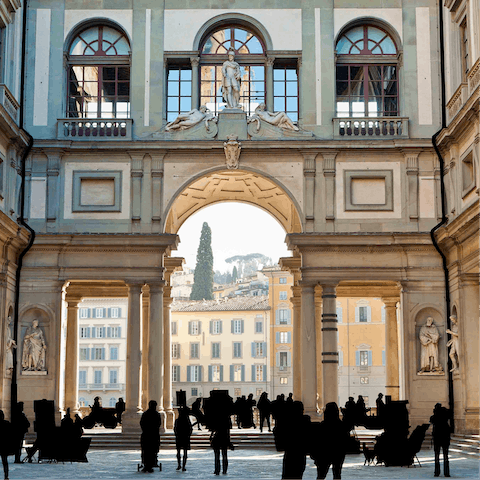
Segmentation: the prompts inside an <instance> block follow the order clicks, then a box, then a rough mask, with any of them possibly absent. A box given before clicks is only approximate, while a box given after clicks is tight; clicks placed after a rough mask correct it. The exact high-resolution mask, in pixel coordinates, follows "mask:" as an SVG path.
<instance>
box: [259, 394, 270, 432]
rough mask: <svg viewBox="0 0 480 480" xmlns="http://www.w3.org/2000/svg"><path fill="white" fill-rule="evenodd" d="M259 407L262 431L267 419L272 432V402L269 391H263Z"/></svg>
mask: <svg viewBox="0 0 480 480" xmlns="http://www.w3.org/2000/svg"><path fill="white" fill-rule="evenodd" d="M257 407H258V411H259V413H260V432H262V431H263V423H264V422H265V420H266V421H267V426H268V431H269V432H271V431H272V429H271V427H270V414H271V407H272V402H271V401H270V400H269V399H268V393H267V392H263V393H262V394H261V395H260V399H259V400H258V405H257Z"/></svg>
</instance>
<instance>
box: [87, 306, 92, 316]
mask: <svg viewBox="0 0 480 480" xmlns="http://www.w3.org/2000/svg"><path fill="white" fill-rule="evenodd" d="M86 310H87V318H91V317H92V314H91V311H90V309H89V308H87V309H86Z"/></svg>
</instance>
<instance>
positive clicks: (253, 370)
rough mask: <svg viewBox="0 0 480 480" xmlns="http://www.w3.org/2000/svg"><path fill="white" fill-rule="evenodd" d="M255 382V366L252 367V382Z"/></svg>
mask: <svg viewBox="0 0 480 480" xmlns="http://www.w3.org/2000/svg"><path fill="white" fill-rule="evenodd" d="M254 381H255V365H252V382H254Z"/></svg>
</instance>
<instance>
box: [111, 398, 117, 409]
mask: <svg viewBox="0 0 480 480" xmlns="http://www.w3.org/2000/svg"><path fill="white" fill-rule="evenodd" d="M116 403H117V399H116V398H115V397H110V401H109V407H115V404H116Z"/></svg>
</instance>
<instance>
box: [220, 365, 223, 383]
mask: <svg viewBox="0 0 480 480" xmlns="http://www.w3.org/2000/svg"><path fill="white" fill-rule="evenodd" d="M220 381H221V382H223V365H220Z"/></svg>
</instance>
